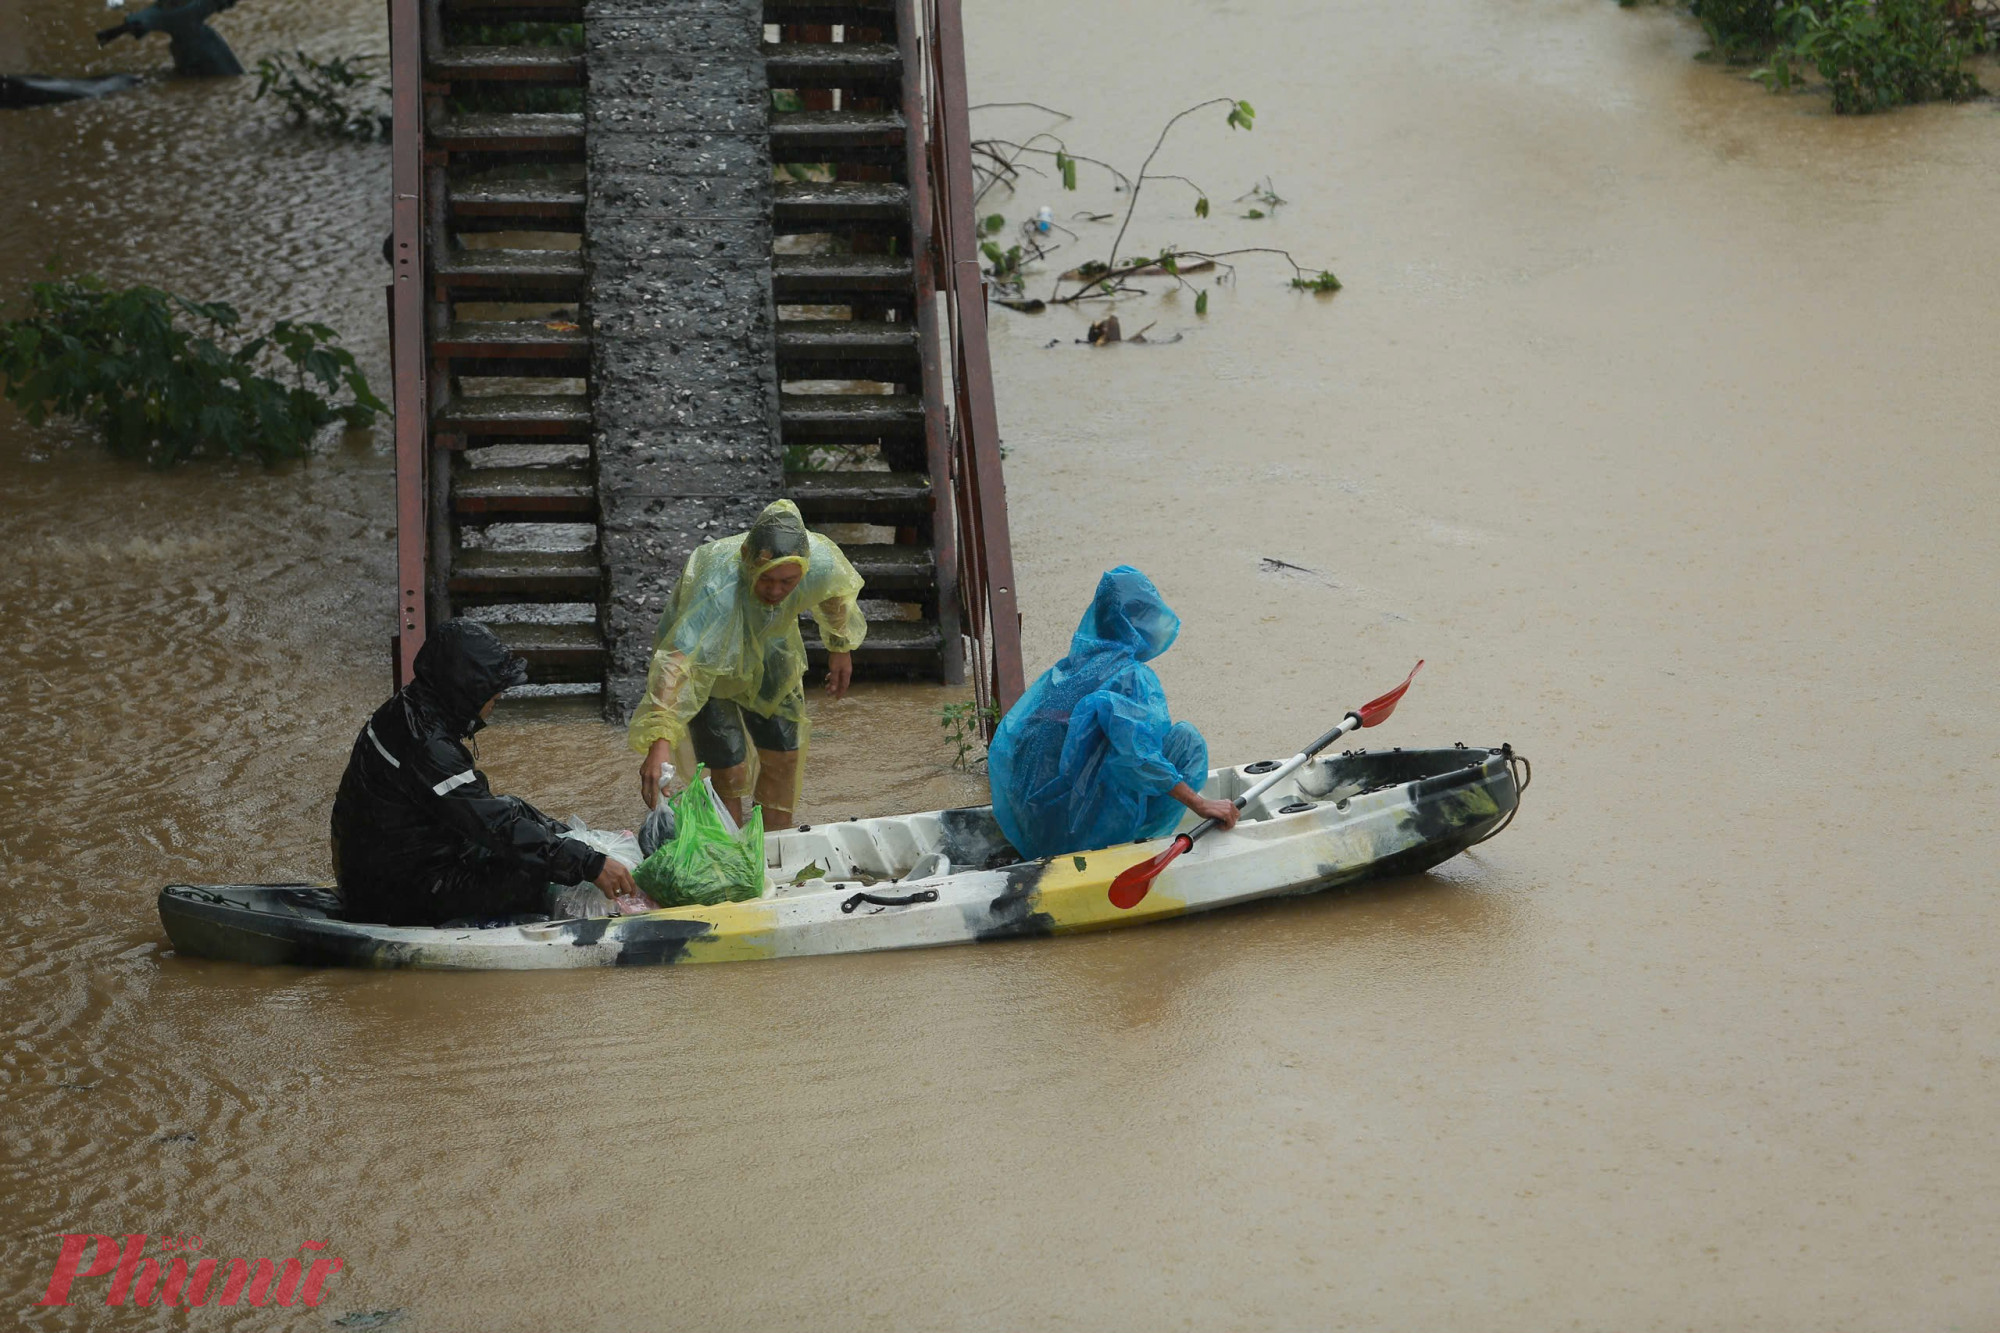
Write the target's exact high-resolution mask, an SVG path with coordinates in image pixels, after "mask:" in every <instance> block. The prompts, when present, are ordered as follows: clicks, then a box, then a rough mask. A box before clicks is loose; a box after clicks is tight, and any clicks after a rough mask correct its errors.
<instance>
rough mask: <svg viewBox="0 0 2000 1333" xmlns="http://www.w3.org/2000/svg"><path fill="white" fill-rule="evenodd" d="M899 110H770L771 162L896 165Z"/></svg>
mask: <svg viewBox="0 0 2000 1333" xmlns="http://www.w3.org/2000/svg"><path fill="white" fill-rule="evenodd" d="M903 128H904V126H903V113H902V112H900V111H773V112H772V113H771V160H772V161H773V162H900V161H901V160H902V156H903Z"/></svg>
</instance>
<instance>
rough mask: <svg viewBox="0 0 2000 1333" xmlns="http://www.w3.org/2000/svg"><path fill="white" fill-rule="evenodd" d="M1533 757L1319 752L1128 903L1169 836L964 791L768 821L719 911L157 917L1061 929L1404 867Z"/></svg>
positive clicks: (549, 932)
mask: <svg viewBox="0 0 2000 1333" xmlns="http://www.w3.org/2000/svg"><path fill="white" fill-rule="evenodd" d="M1277 767H1278V764H1277V763H1276V761H1271V760H1266V761H1263V762H1260V763H1254V764H1246V765H1243V766H1241V767H1237V768H1219V769H1215V770H1213V771H1212V772H1210V774H1209V777H1208V781H1207V782H1206V783H1205V784H1204V785H1203V788H1202V791H1203V794H1204V795H1207V796H1210V797H1215V798H1219V799H1223V800H1234V799H1236V798H1237V797H1238V796H1240V795H1241V794H1242V793H1244V792H1246V791H1248V790H1250V788H1251V787H1253V786H1254V785H1255V784H1256V783H1257V781H1258V775H1259V774H1260V773H1270V772H1272V771H1273V770H1275V769H1276V768H1277ZM1527 773H1528V770H1527V764H1526V760H1524V759H1522V758H1521V757H1520V756H1518V755H1516V754H1515V753H1514V752H1513V750H1512V748H1511V747H1508V746H1504V745H1503V746H1501V747H1499V748H1498V749H1477V748H1473V749H1467V748H1465V747H1463V746H1458V747H1454V748H1452V749H1441V750H1401V749H1397V750H1386V751H1376V752H1372V753H1371V752H1369V751H1365V750H1356V751H1349V752H1347V753H1343V754H1337V755H1332V756H1330V757H1327V758H1323V759H1316V760H1314V761H1312V762H1310V763H1308V764H1307V765H1306V766H1305V767H1304V768H1302V769H1300V770H1299V771H1298V772H1296V773H1294V774H1292V775H1291V776H1290V777H1288V778H1286V779H1285V780H1283V781H1282V782H1280V783H1279V784H1278V785H1276V786H1275V787H1273V788H1272V789H1271V790H1269V791H1268V792H1266V793H1264V794H1263V795H1261V796H1259V797H1257V798H1255V799H1254V800H1253V801H1251V802H1250V803H1249V804H1248V805H1247V806H1245V807H1244V810H1243V814H1242V818H1241V821H1240V822H1239V823H1238V824H1237V826H1236V828H1235V829H1234V830H1231V831H1230V832H1227V833H1219V834H1216V835H1215V836H1212V837H1209V838H1206V839H1204V840H1202V841H1201V842H1199V843H1197V844H1196V845H1195V846H1194V848H1193V850H1191V851H1189V852H1187V853H1186V854H1185V855H1183V856H1181V857H1180V859H1178V860H1177V861H1175V862H1174V863H1173V864H1172V865H1170V866H1168V867H1167V868H1166V870H1164V871H1163V872H1162V873H1161V874H1160V877H1159V878H1158V880H1156V881H1155V882H1154V884H1153V888H1152V891H1151V892H1150V893H1149V894H1148V895H1147V896H1146V897H1145V898H1144V899H1143V900H1142V901H1141V902H1140V903H1139V904H1138V905H1137V906H1135V907H1133V908H1131V909H1129V910H1125V911H1121V910H1119V909H1118V908H1117V907H1115V906H1113V905H1112V903H1111V901H1110V897H1109V892H1108V891H1109V889H1110V885H1111V881H1112V880H1113V879H1114V878H1116V877H1117V875H1118V873H1119V872H1120V871H1122V870H1125V869H1127V868H1128V867H1130V866H1133V865H1135V864H1137V863H1139V862H1141V861H1144V860H1146V859H1148V858H1149V857H1151V856H1153V855H1154V854H1155V853H1157V852H1159V851H1161V850H1162V849H1163V848H1165V847H1166V846H1167V844H1168V843H1169V841H1170V840H1171V839H1170V838H1162V839H1157V840H1154V841H1151V842H1144V843H1128V844H1125V845H1123V846H1119V847H1108V848H1103V849H1098V850H1092V851H1087V852H1078V853H1075V854H1073V855H1063V856H1052V857H1044V858H1041V859H1038V860H1023V859H1022V858H1021V857H1020V854H1019V853H1017V852H1016V851H1015V850H1014V848H1013V847H1012V846H1011V845H1009V843H1008V842H1007V839H1006V837H1005V836H1004V835H1002V833H1001V832H1000V827H999V825H998V824H997V823H996V822H995V821H994V818H993V812H992V809H991V808H990V807H987V806H978V807H971V808H964V809H955V810H934V811H929V812H926V813H923V814H912V815H889V816H884V817H881V818H874V819H854V820H849V821H847V822H845V823H839V824H807V825H801V826H800V827H798V828H796V829H790V830H787V831H785V832H781V833H773V834H769V835H767V836H766V838H765V858H766V864H767V867H768V876H767V882H766V886H765V891H764V893H763V895H762V896H760V897H757V898H752V899H748V900H746V901H743V902H733V903H721V904H718V905H716V906H713V907H674V908H663V909H661V910H658V911H653V912H647V913H644V914H642V915H637V916H622V917H601V918H599V917H594V918H589V919H561V920H546V921H542V920H530V921H527V922H525V923H523V924H496V925H467V926H440V927H409V926H382V925H371V924H368V923H366V922H356V921H344V920H342V919H341V918H340V915H339V911H340V900H339V898H338V897H337V896H335V895H334V893H333V892H332V891H331V890H330V889H328V888H327V887H325V886H320V885H311V884H232V885H191V884H171V885H168V886H167V887H166V888H165V889H162V890H161V891H160V900H159V907H160V921H161V923H162V924H163V925H164V926H165V927H166V931H167V937H168V938H169V939H170V940H172V941H173V946H174V948H175V950H176V951H178V952H179V953H181V954H184V955H191V956H195V957H201V958H219V959H227V960H232V961H236V962H244V963H266V964H270V963H290V964H301V965H306V966H351V967H424V968H464V969H491V968H508V969H512V968H523V969H524V968H554V967H598V966H607V965H626V966H629V965H634V964H648V963H722V962H737V961H742V960H746V959H755V958H796V957H802V956H808V955H816V954H839V953H862V952H869V951H874V950H881V949H915V948H925V947H929V946H932V945H941V944H963V943H971V942H974V941H984V940H1003V939H1016V938H1020V937H1024V936H1037V935H1062V934H1068V933H1071V932H1075V931H1083V930H1100V929H1104V928H1107V927H1111V926H1125V925H1137V924H1139V923H1141V922H1145V921H1157V920H1159V919H1161V918H1162V917H1171V916H1181V915H1184V914H1186V913H1189V912H1205V911H1208V910H1210V909H1212V908H1217V907H1227V906H1231V905H1233V904H1235V903H1242V902H1250V901H1252V900H1255V899H1258V898H1272V897H1282V896H1286V895H1292V894H1303V893H1314V892H1318V891H1320V890H1323V889H1329V888H1335V887H1338V886H1340V885H1345V884H1352V883H1355V882H1357V881H1360V880H1366V879H1376V878H1381V877H1384V876H1389V875H1413V874H1417V873H1419V872H1421V871H1424V870H1428V869H1430V868H1431V867H1432V866H1434V865H1437V864H1438V863H1439V862H1441V861H1444V860H1447V859H1449V858H1450V857H1453V856H1456V855H1457V854H1458V853H1460V852H1462V851H1464V850H1465V849H1466V848H1467V847H1470V846H1472V845H1473V844H1474V843H1477V842H1481V841H1483V840H1485V839H1486V838H1488V837H1490V836H1492V835H1493V834H1494V833H1497V832H1498V831H1499V830H1500V829H1501V828H1502V827H1504V826H1505V825H1506V823H1507V822H1508V821H1509V820H1511V819H1512V817H1513V814H1514V811H1515V810H1516V808H1517V807H1518V805H1519V801H1520V793H1521V790H1522V788H1523V787H1524V786H1525V785H1526V779H1527ZM1193 822H1194V820H1193V817H1192V816H1190V817H1189V819H1188V821H1187V822H1186V826H1189V827H1191V826H1192V824H1193Z"/></svg>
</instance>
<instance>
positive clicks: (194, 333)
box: [0, 274, 388, 467]
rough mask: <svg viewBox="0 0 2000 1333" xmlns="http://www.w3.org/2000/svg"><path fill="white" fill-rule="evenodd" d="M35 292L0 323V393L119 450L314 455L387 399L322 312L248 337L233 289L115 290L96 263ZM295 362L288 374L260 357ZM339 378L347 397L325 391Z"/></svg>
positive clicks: (165, 458)
mask: <svg viewBox="0 0 2000 1333" xmlns="http://www.w3.org/2000/svg"><path fill="white" fill-rule="evenodd" d="M28 290H29V299H30V302H31V305H32V313H30V314H29V315H27V316H26V317H24V318H21V319H15V320H10V321H8V322H6V323H5V324H0V379H4V380H5V388H4V390H0V393H4V396H5V397H6V398H7V399H8V400H9V401H10V402H12V403H14V404H15V405H16V406H17V407H19V408H21V409H22V411H23V412H24V413H25V414H26V416H27V418H28V421H29V422H30V423H31V424H33V425H37V426H38V425H40V424H41V423H42V422H43V421H44V420H45V419H46V418H47V417H48V416H49V415H50V414H51V413H55V414H61V415H65V416H73V417H78V418H80V419H82V420H85V421H89V422H91V423H92V424H93V425H95V426H97V427H98V428H99V429H100V430H101V431H102V432H103V434H104V440H105V443H106V444H108V445H109V446H110V447H111V450H112V452H114V453H117V454H124V455H131V456H135V457H141V458H144V459H146V460H147V461H148V462H150V463H153V464H155V465H157V466H161V467H164V466H166V465H168V464H170V463H174V462H178V461H179V460H181V459H183V458H189V457H194V456H197V455H214V454H228V455H230V456H232V457H236V456H241V455H244V454H252V455H255V456H256V457H258V458H262V459H264V460H265V461H266V462H271V461H275V460H277V459H280V458H293V457H297V456H299V455H302V454H304V453H305V452H306V451H307V450H308V449H309V448H310V447H311V444H312V438H313V436H314V435H315V434H317V433H318V432H319V430H320V428H321V427H323V426H327V425H329V424H331V423H332V422H334V421H337V420H338V421H345V422H346V423H347V424H348V425H349V426H363V425H366V424H367V423H368V422H369V421H370V420H371V419H372V418H373V417H374V416H375V414H376V413H378V412H386V411H388V408H387V407H385V406H384V405H383V404H382V402H381V400H380V399H378V398H376V397H375V395H374V393H373V392H372V391H370V389H369V387H368V381H367V379H366V378H364V377H363V376H362V374H361V371H360V369H359V368H358V367H357V366H356V365H355V363H354V356H353V354H352V353H350V352H348V351H346V350H344V349H343V348H341V347H340V346H339V336H338V335H337V334H335V333H334V331H333V330H332V329H330V328H328V327H327V326H326V325H324V324H316V323H311V322H304V321H296V320H288V319H285V320H279V321H278V322H277V323H276V324H273V325H272V326H271V330H270V332H269V333H266V334H264V335H263V336H262V337H257V338H250V339H248V340H247V341H238V340H239V339H241V338H242V334H241V332H240V331H239V329H238V326H239V325H240V324H241V322H242V321H241V317H240V316H238V314H237V313H236V310H235V308H234V307H233V306H230V305H227V304H225V303H223V302H221V301H210V302H199V301H189V300H186V299H185V298H183V297H179V296H173V295H170V294H169V293H167V292H163V291H160V290H159V289H157V288H154V287H128V288H125V289H123V290H113V289H111V288H109V287H107V286H105V284H104V283H103V282H102V281H101V280H100V279H98V278H96V277H93V276H90V275H88V274H85V275H80V276H76V277H68V278H59V279H56V280H53V281H50V282H38V283H34V284H32V285H31V286H30V287H29V289H28ZM184 321H185V322H184ZM189 325H192V327H189ZM232 344H234V345H232ZM287 365H288V366H289V367H290V368H291V382H290V383H286V382H284V381H282V380H278V379H273V378H272V377H270V376H269V375H266V374H263V373H262V372H261V369H260V367H264V366H271V367H273V368H277V367H282V366H287ZM341 389H345V390H346V391H347V394H348V401H347V403H346V404H345V405H340V406H336V405H335V404H333V403H330V402H328V401H327V398H326V397H325V396H323V393H322V391H324V393H326V394H338V392H339V391H340V390H341Z"/></svg>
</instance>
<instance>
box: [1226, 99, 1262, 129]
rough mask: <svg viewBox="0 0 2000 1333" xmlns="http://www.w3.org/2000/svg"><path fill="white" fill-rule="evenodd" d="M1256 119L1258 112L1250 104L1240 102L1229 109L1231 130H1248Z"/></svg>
mask: <svg viewBox="0 0 2000 1333" xmlns="http://www.w3.org/2000/svg"><path fill="white" fill-rule="evenodd" d="M1256 119H1257V110H1256V108H1255V107H1253V106H1251V105H1250V104H1249V103H1248V102H1238V103H1236V104H1235V105H1234V106H1232V107H1230V108H1229V128H1230V129H1232V130H1248V129H1250V128H1251V122H1253V121H1255V120H1256Z"/></svg>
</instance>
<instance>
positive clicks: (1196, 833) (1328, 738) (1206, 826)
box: [1187, 713, 1361, 847]
mask: <svg viewBox="0 0 2000 1333" xmlns="http://www.w3.org/2000/svg"><path fill="white" fill-rule="evenodd" d="M1350 721H1351V722H1353V723H1354V727H1358V726H1360V725H1361V714H1359V713H1349V714H1348V715H1347V716H1346V717H1344V718H1342V719H1340V725H1339V726H1337V727H1335V728H1334V729H1333V730H1332V731H1329V732H1327V733H1326V735H1324V736H1322V737H1320V738H1319V739H1318V740H1316V741H1314V742H1313V743H1312V744H1311V745H1308V746H1307V747H1306V748H1305V756H1306V758H1308V759H1310V758H1312V757H1313V756H1314V755H1316V754H1318V753H1319V752H1320V751H1321V750H1324V749H1325V748H1326V747H1327V746H1329V745H1331V744H1333V743H1334V742H1335V741H1337V740H1339V739H1340V738H1341V737H1342V736H1345V735H1346V734H1347V733H1348V732H1350V731H1352V730H1354V727H1350V726H1348V725H1347V724H1348V723H1349V722H1350ZM1236 808H1237V809H1238V810H1241V809H1242V808H1243V798H1242V797H1241V796H1239V797H1237V798H1236ZM1220 827H1222V826H1221V824H1220V823H1218V822H1217V821H1216V819H1215V816H1213V815H1210V816H1209V817H1208V818H1207V819H1204V820H1202V821H1201V822H1200V823H1199V824H1196V825H1195V826H1194V827H1193V828H1191V829H1189V830H1188V831H1187V840H1188V845H1189V846H1190V847H1192V846H1193V845H1194V844H1195V843H1197V842H1199V841H1201V838H1202V835H1203V834H1205V833H1209V832H1211V831H1212V830H1214V829H1218V828H1220Z"/></svg>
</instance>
